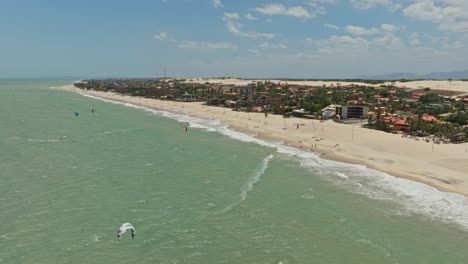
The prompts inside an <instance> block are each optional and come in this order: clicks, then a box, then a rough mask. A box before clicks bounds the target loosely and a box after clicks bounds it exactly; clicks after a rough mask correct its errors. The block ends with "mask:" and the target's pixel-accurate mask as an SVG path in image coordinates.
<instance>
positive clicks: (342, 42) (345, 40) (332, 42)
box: [306, 35, 369, 47]
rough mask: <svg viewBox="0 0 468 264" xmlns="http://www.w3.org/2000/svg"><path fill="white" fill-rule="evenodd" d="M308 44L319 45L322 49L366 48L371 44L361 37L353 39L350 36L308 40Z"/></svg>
mask: <svg viewBox="0 0 468 264" xmlns="http://www.w3.org/2000/svg"><path fill="white" fill-rule="evenodd" d="M306 42H307V43H309V44H312V45H317V46H320V47H322V46H323V47H330V46H358V47H364V46H367V45H368V44H369V42H368V41H367V40H366V39H364V38H361V37H357V38H353V37H350V36H336V35H332V36H330V37H329V38H327V39H320V40H314V39H310V38H308V39H306Z"/></svg>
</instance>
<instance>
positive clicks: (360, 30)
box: [345, 24, 403, 36]
mask: <svg viewBox="0 0 468 264" xmlns="http://www.w3.org/2000/svg"><path fill="white" fill-rule="evenodd" d="M402 29H403V27H400V26H398V25H393V24H381V25H380V26H379V27H371V28H365V27H360V26H353V25H349V26H346V27H345V30H346V32H348V33H350V34H352V35H355V36H371V35H376V34H391V33H396V32H398V31H400V30H402Z"/></svg>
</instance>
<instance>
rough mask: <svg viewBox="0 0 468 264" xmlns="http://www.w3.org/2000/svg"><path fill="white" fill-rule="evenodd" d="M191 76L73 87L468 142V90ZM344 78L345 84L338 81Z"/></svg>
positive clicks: (440, 140) (370, 82)
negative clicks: (243, 81) (195, 78)
mask: <svg viewBox="0 0 468 264" xmlns="http://www.w3.org/2000/svg"><path fill="white" fill-rule="evenodd" d="M190 81H192V80H190V79H107V80H84V81H81V82H78V83H76V84H75V86H76V87H77V88H80V89H90V90H96V91H105V92H114V93H119V94H125V95H130V96H141V97H145V98H153V99H159V100H176V101H183V102H204V103H205V104H207V105H211V106H218V107H226V108H230V109H232V110H234V111H245V112H264V113H272V114H278V115H283V116H284V117H290V116H296V117H301V118H312V119H320V120H326V119H331V120H334V121H336V122H341V123H359V124H362V125H363V126H364V127H367V128H370V129H377V130H382V131H385V132H389V133H400V134H402V135H403V136H409V137H415V138H416V139H417V138H423V139H424V140H426V141H428V142H429V141H432V142H435V143H438V144H439V143H449V142H450V143H461V142H466V141H468V136H467V135H468V111H467V108H468V95H467V94H466V93H463V92H457V91H448V90H434V89H431V88H428V87H420V88H418V89H409V88H407V87H406V86H405V85H401V81H400V85H398V86H397V85H395V83H388V82H385V81H379V80H334V81H331V80H327V83H328V85H322V86H307V85H293V84H288V81H278V82H273V81H251V82H250V83H248V84H247V85H234V84H222V83H210V82H200V83H194V82H190ZM345 81H346V83H347V84H345V85H343V84H341V83H340V82H345ZM350 82H356V83H359V84H349V83H350ZM366 84H368V85H366ZM467 85H468V82H467Z"/></svg>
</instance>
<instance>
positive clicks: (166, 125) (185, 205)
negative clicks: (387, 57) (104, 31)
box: [0, 80, 468, 264]
mask: <svg viewBox="0 0 468 264" xmlns="http://www.w3.org/2000/svg"><path fill="white" fill-rule="evenodd" d="M70 83H71V82H70V81H45V80H0V263H203V264H207V263H213V264H216V263H268V264H271V263H272V264H278V263H282V264H292V263H305V264H308V263H331V264H333V263H359V264H361V263H408V264H414V263H468V250H467V249H468V231H467V230H468V200H467V199H466V198H464V197H462V196H459V195H454V194H447V193H442V192H438V191H436V190H434V189H433V188H430V187H428V186H425V185H422V184H418V183H414V182H410V181H406V180H401V179H396V178H393V177H390V176H388V175H385V174H383V173H379V172H376V171H373V170H369V169H366V168H364V167H362V166H353V165H346V164H341V163H336V162H331V161H324V160H320V159H319V158H317V157H315V156H314V155H313V154H309V153H304V152H301V151H299V150H295V149H292V148H288V147H285V146H281V145H278V144H274V143H267V142H263V141H259V140H256V139H253V138H252V137H250V136H248V135H244V134H240V133H236V132H234V131H231V130H229V129H228V128H226V127H224V126H223V125H222V124H220V123H217V122H215V121H209V120H200V119H195V118H190V117H186V116H180V115H176V114H171V113H165V112H155V111H149V110H148V109H142V108H139V107H136V106H131V105H122V104H115V103H111V102H105V101H102V100H97V99H95V98H90V97H84V96H82V95H79V94H75V93H71V92H66V91H60V90H53V89H50V88H49V87H59V86H62V85H65V84H70ZM92 108H95V109H96V113H94V114H93V113H91V111H90V110H91V109H92ZM75 111H77V112H79V113H80V115H79V116H77V117H75V116H74V114H73V113H74V112H75ZM185 125H189V126H190V129H189V132H188V133H185V132H184V126H185ZM124 222H130V223H132V224H133V225H134V226H135V228H136V229H137V236H136V238H135V240H131V237H130V235H129V234H125V236H124V237H123V239H122V240H120V241H119V240H117V238H116V232H117V228H118V227H119V226H120V225H121V224H122V223H124Z"/></svg>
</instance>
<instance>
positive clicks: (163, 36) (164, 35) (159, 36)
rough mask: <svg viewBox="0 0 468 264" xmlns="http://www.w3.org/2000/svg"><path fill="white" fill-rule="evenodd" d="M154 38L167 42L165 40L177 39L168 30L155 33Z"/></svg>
mask: <svg viewBox="0 0 468 264" xmlns="http://www.w3.org/2000/svg"><path fill="white" fill-rule="evenodd" d="M153 38H154V39H157V40H159V41H162V42H165V41H171V42H174V41H175V39H174V38H172V37H171V36H170V35H169V33H167V32H160V33H159V34H157V35H154V36H153Z"/></svg>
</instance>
